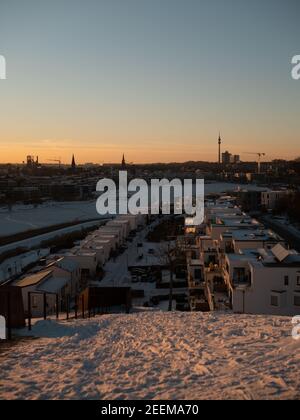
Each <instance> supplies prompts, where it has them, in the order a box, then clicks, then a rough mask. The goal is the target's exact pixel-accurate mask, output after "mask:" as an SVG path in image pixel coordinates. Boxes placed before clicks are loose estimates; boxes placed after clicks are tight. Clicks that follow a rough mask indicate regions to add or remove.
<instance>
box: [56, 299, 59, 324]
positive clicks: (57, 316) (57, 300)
mask: <svg viewBox="0 0 300 420" xmlns="http://www.w3.org/2000/svg"><path fill="white" fill-rule="evenodd" d="M58 318H59V296H58V293H56V319H58Z"/></svg>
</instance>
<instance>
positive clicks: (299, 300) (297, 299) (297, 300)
mask: <svg viewBox="0 0 300 420" xmlns="http://www.w3.org/2000/svg"><path fill="white" fill-rule="evenodd" d="M294 305H295V306H300V296H294Z"/></svg>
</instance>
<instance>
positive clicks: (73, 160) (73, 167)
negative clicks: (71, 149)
mask: <svg viewBox="0 0 300 420" xmlns="http://www.w3.org/2000/svg"><path fill="white" fill-rule="evenodd" d="M71 166H72V169H75V168H76V162H75V156H74V155H73V156H72V165H71Z"/></svg>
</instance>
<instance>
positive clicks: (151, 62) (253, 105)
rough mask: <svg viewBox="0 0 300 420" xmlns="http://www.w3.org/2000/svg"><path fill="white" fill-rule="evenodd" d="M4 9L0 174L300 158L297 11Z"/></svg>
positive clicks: (105, 6)
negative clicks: (56, 166)
mask: <svg viewBox="0 0 300 420" xmlns="http://www.w3.org/2000/svg"><path fill="white" fill-rule="evenodd" d="M70 5H71V2H70V1H69V0H64V1H60V2H58V1H53V2H51V3H48V4H43V5H40V4H39V2H37V1H35V0H29V1H28V2H26V5H25V4H23V2H18V1H7V0H3V1H2V2H1V6H0V10H1V16H0V39H1V43H0V53H1V54H3V56H5V58H6V61H7V80H1V82H0V103H1V113H0V123H1V136H0V163H7V162H12V163H21V162H22V161H24V160H25V159H26V156H27V155H28V154H33V155H38V156H40V160H41V161H44V162H46V161H47V160H48V159H53V158H54V157H57V156H59V157H60V158H61V160H62V161H63V162H65V163H69V162H70V161H71V157H72V154H73V153H74V154H75V156H76V159H77V162H78V163H79V164H80V163H85V162H94V163H104V162H119V161H120V159H121V157H122V154H123V153H125V155H126V158H127V160H128V161H129V162H135V163H152V162H185V161H191V160H193V161H215V162H216V161H217V160H218V145H217V140H218V133H219V131H221V135H222V140H223V142H222V151H223V152H224V151H226V150H229V151H230V152H231V153H233V154H237V155H240V156H241V159H242V160H244V161H245V160H249V161H250V160H253V161H254V160H256V158H255V156H253V158H252V157H250V156H249V155H248V156H247V155H245V154H244V153H245V152H264V153H266V160H268V161H271V160H273V159H276V158H278V159H279V158H282V159H287V160H292V159H295V158H297V157H299V155H300V148H299V134H298V114H299V100H300V82H299V81H295V80H293V79H292V77H291V70H292V64H291V59H292V57H293V56H294V55H295V54H297V53H299V48H300V47H299V42H298V40H299V35H300V28H299V25H298V22H297V16H299V12H300V5H299V2H297V1H296V0H289V1H283V0H272V1H271V0H266V1H265V2H259V1H258V0H255V1H253V2H251V3H250V2H246V1H245V0H244V1H237V0H229V1H227V2H226V4H225V3H224V2H223V1H221V0H214V1H208V0H202V1H195V0H188V1H187V2H183V1H179V0H172V1H171V0H166V1H165V2H163V3H162V2H159V1H157V0H154V1H151V2H147V1H136V0H128V1H127V2H126V3H125V2H122V1H120V0H113V1H110V2H106V1H95V0H89V1H87V2H85V3H84V4H83V3H82V2H79V1H72V7H70Z"/></svg>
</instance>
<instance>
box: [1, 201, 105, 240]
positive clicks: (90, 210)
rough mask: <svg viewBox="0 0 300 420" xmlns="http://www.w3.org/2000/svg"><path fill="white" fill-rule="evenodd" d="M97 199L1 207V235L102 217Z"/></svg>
mask: <svg viewBox="0 0 300 420" xmlns="http://www.w3.org/2000/svg"><path fill="white" fill-rule="evenodd" d="M100 217H101V216H99V214H98V213H97V211H96V201H95V200H92V201H78V202H77V201H74V202H66V203H57V202H47V203H44V204H43V205H41V206H38V207H37V208H34V207H33V206H24V205H17V206H14V207H13V208H12V211H8V209H7V208H6V207H2V208H0V236H5V235H12V234H14V233H19V232H23V231H26V230H32V229H38V228H41V227H46V226H52V225H58V224H61V223H69V222H74V221H76V222H77V221H84V220H89V219H97V218H100Z"/></svg>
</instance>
